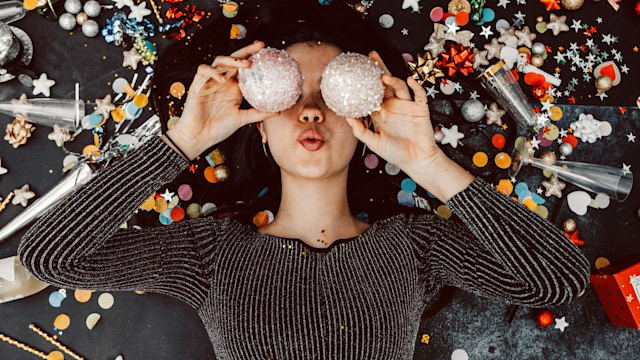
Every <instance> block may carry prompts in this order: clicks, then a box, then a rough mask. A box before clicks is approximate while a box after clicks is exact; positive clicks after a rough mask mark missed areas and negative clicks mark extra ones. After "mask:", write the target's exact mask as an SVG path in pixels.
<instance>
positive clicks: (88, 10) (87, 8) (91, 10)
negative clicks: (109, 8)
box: [83, 0, 102, 17]
mask: <svg viewBox="0 0 640 360" xmlns="http://www.w3.org/2000/svg"><path fill="white" fill-rule="evenodd" d="M83 10H84V12H85V14H87V15H89V17H96V16H98V15H100V11H101V10H102V7H100V3H99V2H97V1H96V0H89V1H87V2H86V3H84V7H83Z"/></svg>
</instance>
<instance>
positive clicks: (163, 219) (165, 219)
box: [160, 209, 173, 225]
mask: <svg viewBox="0 0 640 360" xmlns="http://www.w3.org/2000/svg"><path fill="white" fill-rule="evenodd" d="M160 223H161V224H162V225H171V224H173V219H171V209H167V211H165V212H163V213H161V214H160Z"/></svg>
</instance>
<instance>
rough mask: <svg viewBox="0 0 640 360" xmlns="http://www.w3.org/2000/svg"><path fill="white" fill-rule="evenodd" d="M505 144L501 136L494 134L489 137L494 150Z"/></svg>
mask: <svg viewBox="0 0 640 360" xmlns="http://www.w3.org/2000/svg"><path fill="white" fill-rule="evenodd" d="M506 143H507V141H506V140H505V138H504V135H502V134H495V135H493V136H492V137H491V144H492V145H493V147H495V148H496V149H502V148H503V147H504V145H505V144H506Z"/></svg>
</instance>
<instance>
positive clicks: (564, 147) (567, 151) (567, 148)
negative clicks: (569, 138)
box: [558, 143, 573, 156]
mask: <svg viewBox="0 0 640 360" xmlns="http://www.w3.org/2000/svg"><path fill="white" fill-rule="evenodd" d="M558 151H560V154H562V155H564V156H569V155H571V153H572V152H573V146H571V144H569V143H562V144H561V145H560V147H559V148H558Z"/></svg>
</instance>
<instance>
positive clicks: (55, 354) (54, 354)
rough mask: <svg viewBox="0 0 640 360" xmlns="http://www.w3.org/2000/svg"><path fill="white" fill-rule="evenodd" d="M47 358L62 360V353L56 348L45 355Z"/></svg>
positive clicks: (48, 359)
mask: <svg viewBox="0 0 640 360" xmlns="http://www.w3.org/2000/svg"><path fill="white" fill-rule="evenodd" d="M47 360H64V354H63V353H61V352H60V351H58V350H54V351H52V352H50V353H49V354H48V355H47Z"/></svg>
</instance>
